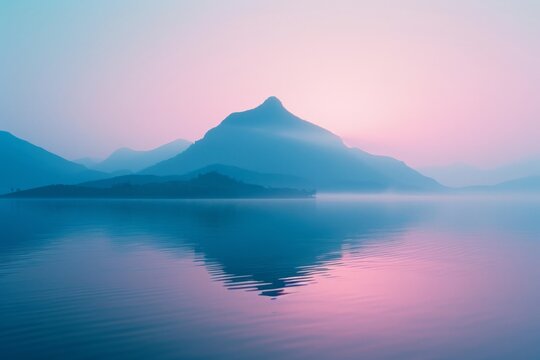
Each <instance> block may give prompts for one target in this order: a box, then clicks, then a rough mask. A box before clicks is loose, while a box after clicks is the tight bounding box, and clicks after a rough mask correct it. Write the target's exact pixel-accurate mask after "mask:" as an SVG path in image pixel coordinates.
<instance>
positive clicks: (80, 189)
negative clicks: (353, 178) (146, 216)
mask: <svg viewBox="0 0 540 360" xmlns="http://www.w3.org/2000/svg"><path fill="white" fill-rule="evenodd" d="M314 195H315V194H314V192H312V191H303V190H295V189H278V188H268V187H264V186H259V185H253V184H246V183H243V182H240V181H237V180H234V179H232V178H230V177H228V176H225V175H221V174H218V173H216V172H211V173H207V174H203V175H199V176H197V177H195V178H193V179H190V180H185V181H179V180H176V181H166V182H152V183H143V184H137V185H134V184H119V185H113V186H110V187H90V186H83V185H48V186H43V187H38V188H34V189H30V190H23V191H17V192H14V193H10V194H7V195H4V197H9V198H120V199H126V198H127V199H201V198H202V199H207V198H213V199H214V198H308V197H313V196H314Z"/></svg>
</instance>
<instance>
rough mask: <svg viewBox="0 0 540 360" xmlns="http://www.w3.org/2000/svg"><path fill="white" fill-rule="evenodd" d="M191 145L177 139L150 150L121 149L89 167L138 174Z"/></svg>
mask: <svg viewBox="0 0 540 360" xmlns="http://www.w3.org/2000/svg"><path fill="white" fill-rule="evenodd" d="M189 145H191V142H190V141H187V140H183V139H178V140H175V141H173V142H170V143H168V144H165V145H162V146H160V147H157V148H155V149H152V150H147V151H139V150H132V149H129V148H121V149H118V150H116V151H115V152H113V153H112V154H111V155H110V156H109V157H108V158H106V159H105V160H103V161H101V162H98V163H97V164H94V165H90V166H89V167H91V168H93V169H95V170H99V171H104V172H119V171H124V172H126V171H129V172H138V171H140V170H142V169H145V168H147V167H149V166H152V165H154V164H157V163H159V162H161V161H163V160H167V159H170V158H172V157H173V156H175V155H178V154H179V153H181V152H182V151H184V150H185V149H187V148H188V147H189Z"/></svg>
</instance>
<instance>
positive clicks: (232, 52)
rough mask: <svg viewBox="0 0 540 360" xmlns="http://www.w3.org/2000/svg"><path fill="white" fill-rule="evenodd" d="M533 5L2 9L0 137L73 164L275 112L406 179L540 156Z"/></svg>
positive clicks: (539, 36)
mask: <svg viewBox="0 0 540 360" xmlns="http://www.w3.org/2000/svg"><path fill="white" fill-rule="evenodd" d="M538 16H540V3H538V2H536V1H513V2H511V3H509V2H505V1H497V0H491V1H488V0H483V1H377V2H367V1H366V2H361V1H335V2H332V5H331V6H330V5H328V3H326V4H325V2H323V1H294V2H293V1H265V2H262V1H260V2H259V1H228V2H219V1H182V2H177V1H160V2H147V3H145V4H143V3H142V2H137V3H135V2H131V1H114V2H109V1H96V2H87V3H82V2H77V3H75V2H70V1H51V2H47V4H45V3H44V2H38V1H21V2H7V1H5V2H3V1H0V51H1V52H2V57H0V129H4V130H8V131H11V132H13V133H14V134H15V135H17V136H20V137H22V138H25V139H28V140H29V141H31V142H33V143H36V144H37V145H40V146H43V147H45V148H47V149H49V150H51V151H54V152H57V153H59V154H60V155H63V156H66V157H68V158H77V157H85V156H96V157H102V156H104V155H106V154H107V153H109V152H111V151H112V150H114V149H116V148H118V147H122V146H129V147H132V148H135V149H145V148H152V147H154V146H158V145H160V144H163V143H165V142H168V141H171V140H173V139H175V138H186V139H190V140H196V139H198V138H200V137H201V136H202V135H203V134H204V133H205V131H206V130H208V129H209V128H211V127H213V126H215V125H217V124H218V123H219V121H221V120H222V119H223V118H225V116H227V115H228V114H229V113H231V112H234V111H241V110H245V109H248V108H253V107H255V106H257V105H258V104H259V103H261V102H262V101H263V100H264V99H265V98H266V97H268V96H270V95H275V96H278V97H279V98H280V99H281V100H282V101H283V103H284V105H285V106H286V107H287V108H288V109H289V110H290V111H291V112H293V113H295V114H296V115H298V116H300V117H302V118H304V119H306V120H309V121H311V122H314V123H316V124H318V125H320V126H323V127H325V128H327V129H329V130H331V131H333V132H334V133H336V134H337V135H339V136H341V137H343V138H344V140H345V141H346V142H347V143H348V144H349V145H351V146H357V147H360V148H362V149H364V150H366V151H370V152H373V153H379V154H385V155H390V156H394V157H397V158H399V159H402V160H404V161H406V162H408V163H410V164H412V165H415V166H424V165H432V164H445V163H452V162H468V163H472V164H476V165H480V166H491V165H496V164H500V163H504V162H508V161H512V160H515V159H519V158H524V157H528V156H538V155H540V142H539V141H538V139H539V138H540V102H539V101H538V97H539V95H540V69H539V66H538V65H537V62H538V59H539V55H540V25H538V23H537V21H536V19H537V18H538Z"/></svg>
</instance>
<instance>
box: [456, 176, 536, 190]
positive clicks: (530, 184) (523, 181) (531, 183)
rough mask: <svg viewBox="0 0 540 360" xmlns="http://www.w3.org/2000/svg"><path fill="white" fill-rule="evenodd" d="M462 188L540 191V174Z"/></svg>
mask: <svg viewBox="0 0 540 360" xmlns="http://www.w3.org/2000/svg"><path fill="white" fill-rule="evenodd" d="M461 190H463V191H468V192H497V193H500V192H505V193H530V192H540V176H527V177H523V178H519V179H514V180H510V181H505V182H502V183H499V184H495V185H482V186H468V187H464V188H462V189H461Z"/></svg>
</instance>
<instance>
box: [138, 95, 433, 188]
mask: <svg viewBox="0 0 540 360" xmlns="http://www.w3.org/2000/svg"><path fill="white" fill-rule="evenodd" d="M212 164H221V165H225V166H234V167H238V168H242V169H245V170H249V171H255V172H260V173H274V174H283V175H292V176H296V177H300V178H304V179H306V180H308V181H310V182H312V183H313V184H314V185H315V186H316V188H317V189H319V190H321V189H322V190H329V191H394V190H395V191H405V190H406V191H426V190H429V191H435V190H442V189H443V187H442V186H441V185H440V184H438V183H437V182H436V181H434V180H433V179H430V178H428V177H425V176H423V175H421V174H420V173H418V172H417V171H415V170H413V169H411V168H409V167H408V166H406V165H405V164H404V163H403V162H400V161H398V160H395V159H393V158H390V157H381V156H376V155H372V154H369V153H366V152H364V151H362V150H359V149H355V148H349V147H347V146H346V145H345V144H344V143H343V141H342V140H341V138H339V137H338V136H337V135H335V134H334V133H332V132H331V131H329V130H327V129H324V128H322V127H320V126H318V125H315V124H313V123H311V122H309V121H306V120H303V119H300V118H299V117H297V116H295V115H294V114H292V113H290V112H289V111H288V110H287V109H286V108H285V107H284V106H283V105H282V103H281V101H279V99H277V98H275V97H270V98H268V99H267V100H265V101H264V102H263V103H262V104H261V105H259V106H257V107H256V108H253V109H250V110H246V111H242V112H234V113H232V114H230V115H229V116H227V117H226V118H225V119H224V120H223V121H222V122H220V124H218V125H217V126H215V127H214V128H212V129H210V130H208V131H207V133H206V134H205V135H204V136H203V138H201V139H200V140H197V141H196V142H195V143H193V144H192V145H191V146H190V147H189V148H188V149H186V150H185V151H184V152H182V153H181V154H179V155H177V156H175V157H173V158H171V159H169V160H166V161H163V162H161V163H158V164H156V165H154V166H152V167H149V168H147V169H145V170H143V171H142V172H141V173H142V174H154V175H179V174H185V173H188V172H191V171H195V170H197V169H199V168H203V167H205V166H209V165H212Z"/></svg>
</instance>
